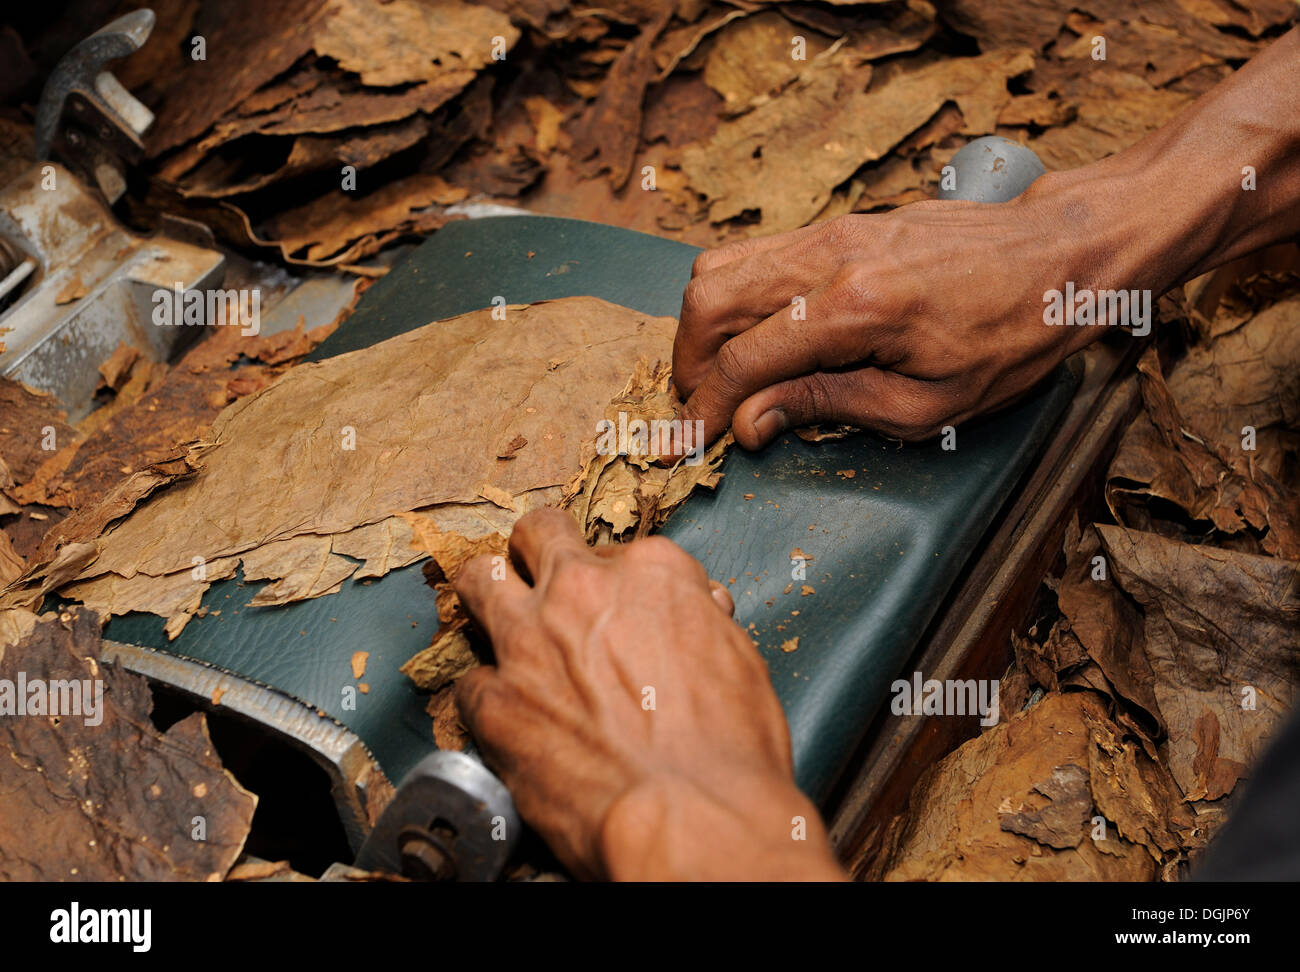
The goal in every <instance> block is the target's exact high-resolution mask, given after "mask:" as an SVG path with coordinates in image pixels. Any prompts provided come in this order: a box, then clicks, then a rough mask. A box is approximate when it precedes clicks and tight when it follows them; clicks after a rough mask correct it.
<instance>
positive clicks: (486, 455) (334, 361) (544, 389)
mask: <svg viewBox="0 0 1300 972" xmlns="http://www.w3.org/2000/svg"><path fill="white" fill-rule="evenodd" d="M498 318H499V315H494V313H493V312H492V311H491V310H484V311H477V312H473V313H470V314H464V315H461V316H460V317H456V318H452V319H450V320H447V321H442V322H439V323H437V324H432V325H429V326H426V327H423V328H419V329H417V330H414V331H410V332H407V333H405V334H402V335H399V336H397V337H395V338H392V339H390V340H388V341H385V342H382V343H380V344H377V345H374V346H372V347H370V348H366V349H363V350H360V351H355V352H352V353H350V354H346V355H340V356H338V357H335V358H331V359H328V360H326V361H323V362H319V363H314V364H310V365H300V366H299V367H297V368H294V369H293V370H292V371H290V372H289V373H288V374H287V375H285V376H284V377H283V378H282V379H281V380H280V381H279V382H278V383H276V384H274V385H271V386H270V387H268V388H266V389H264V390H262V391H261V392H258V393H256V394H254V395H251V396H249V397H247V398H243V399H240V400H239V401H237V402H235V403H234V404H233V405H231V406H229V407H228V408H227V409H226V410H225V411H224V412H222V413H221V415H220V416H219V417H218V419H217V421H216V423H215V424H214V425H213V427H212V430H211V434H210V438H209V441H207V442H205V443H203V444H201V445H200V446H199V447H198V448H196V449H195V450H193V452H192V454H190V455H188V456H187V457H186V458H185V460H184V461H183V462H181V463H179V464H177V465H175V466H172V467H165V468H156V467H150V469H148V470H146V471H144V472H138V473H136V474H134V476H132V477H130V478H128V479H127V480H125V481H123V482H122V483H120V484H119V485H118V486H116V487H114V488H113V490H112V491H110V493H109V494H108V496H106V498H105V499H104V500H103V501H102V502H101V503H99V504H96V505H93V506H90V507H86V508H83V509H80V510H77V511H76V512H75V513H74V514H73V515H72V516H70V517H69V518H68V519H67V520H64V521H63V522H62V523H60V524H59V525H58V527H56V528H55V529H54V530H52V531H51V533H50V535H49V536H47V538H46V541H45V543H44V544H43V546H42V549H41V551H40V557H38V558H37V559H36V560H35V561H34V562H33V564H34V566H33V567H32V568H31V569H30V570H29V572H28V575H27V576H26V577H25V578H24V579H23V580H22V581H21V583H20V584H18V585H15V586H14V587H13V588H12V589H11V590H10V591H8V592H6V594H5V595H4V598H3V599H2V600H0V605H4V606H22V605H26V604H30V603H33V602H34V599H36V598H38V597H40V596H42V595H43V593H46V592H48V591H50V590H52V589H54V587H55V586H62V585H65V584H67V583H68V582H69V581H71V580H73V579H79V580H81V581H90V580H93V579H94V578H99V577H104V576H105V575H116V576H118V577H121V578H128V579H131V578H135V577H136V576H137V575H141V574H143V575H148V576H149V577H153V578H170V579H169V580H168V581H167V583H166V584H162V585H160V589H159V598H158V603H157V604H156V605H154V607H155V608H157V611H158V613H163V614H166V612H167V611H168V610H169V609H172V608H174V607H175V605H176V604H177V599H178V598H179V597H180V595H178V594H176V593H175V585H178V584H179V585H181V586H182V587H183V585H184V581H183V580H182V579H181V577H179V576H175V575H183V574H188V573H189V572H190V570H191V569H192V567H193V565H194V558H195V557H201V558H202V559H203V561H205V562H206V563H208V564H211V563H213V562H214V561H222V560H224V558H228V557H236V556H241V557H242V556H245V555H248V556H250V557H251V558H252V560H253V563H254V564H255V565H256V566H255V568H254V569H255V570H256V571H257V573H258V574H259V576H265V577H267V578H268V579H270V578H275V579H283V578H286V577H290V576H291V577H292V580H290V581H289V582H287V583H285V584H283V585H280V586H275V587H273V588H271V589H270V590H268V591H266V592H265V598H267V599H270V600H272V601H274V602H276V603H281V602H283V601H285V600H288V599H293V598H297V597H304V596H316V595H318V594H319V593H322V592H323V591H325V590H329V589H332V587H333V586H334V585H335V584H336V583H338V581H339V577H340V575H341V574H342V573H343V571H344V567H343V563H345V562H346V563H347V569H348V571H349V572H350V571H351V569H353V568H354V566H355V565H354V564H353V563H352V562H351V561H343V560H342V558H339V557H338V552H337V551H336V550H335V549H334V548H333V546H332V544H333V541H332V540H331V541H329V543H330V544H331V546H330V548H329V550H328V551H327V549H326V547H325V546H324V544H323V543H317V545H316V546H315V547H312V553H311V556H310V557H306V556H300V554H301V551H300V550H299V548H298V547H294V548H293V550H292V551H290V548H289V547H276V548H273V550H271V551H262V553H260V554H259V553H257V552H256V551H257V549H258V548H261V547H264V546H266V545H268V544H274V543H276V542H277V541H286V540H290V539H292V538H294V537H303V536H307V537H311V536H317V537H331V536H335V537H341V538H343V539H341V540H340V546H339V548H338V550H340V551H346V550H349V549H351V550H354V551H357V550H358V549H359V546H358V545H360V547H361V548H364V547H366V546H369V545H371V544H373V543H374V542H375V539H374V538H368V539H365V540H362V539H361V538H360V537H351V538H349V537H348V536H347V535H348V534H349V532H350V531H354V530H355V529H356V528H359V527H367V526H370V525H373V524H378V523H382V522H384V521H387V520H389V519H390V517H391V516H392V515H393V514H399V513H403V512H408V511H411V510H420V511H422V512H423V513H425V514H426V515H428V516H430V517H432V518H433V520H434V522H435V523H437V525H438V527H439V529H442V530H447V531H451V532H454V533H457V534H460V535H461V536H465V537H470V538H474V537H481V536H483V535H485V534H488V533H504V532H508V530H509V525H510V524H511V523H512V522H513V520H514V519H515V518H516V517H517V516H518V515H522V513H524V512H526V511H527V510H529V509H532V508H535V507H536V506H539V505H542V504H544V503H546V502H555V501H557V500H558V499H559V497H560V490H561V487H562V486H564V485H565V484H566V483H568V482H569V481H570V480H571V479H572V478H573V476H574V474H575V473H576V472H577V471H578V470H580V469H581V468H582V466H583V462H584V456H585V451H584V450H586V449H587V448H588V447H589V445H590V442H591V439H592V437H593V435H594V432H595V429H596V423H597V420H598V419H600V418H601V417H602V415H603V414H604V412H605V410H606V408H607V407H608V403H609V402H610V400H611V399H612V398H613V397H615V395H616V394H617V390H618V389H620V388H623V387H624V386H625V384H626V382H627V376H628V375H629V374H630V373H632V372H633V370H634V368H635V366H636V363H637V362H638V361H640V360H641V359H642V358H643V357H644V356H646V355H649V356H651V357H653V358H667V357H668V355H669V353H670V351H671V346H672V335H673V331H674V328H675V322H674V321H673V319H672V318H655V317H649V316H646V315H644V314H639V313H637V312H635V311H631V310H628V309H627V308H621V307H617V306H616V305H613V304H608V303H606V302H604V301H601V300H597V299H595V298H587V297H581V298H571V299H567V300H559V301H550V302H544V303H540V304H534V305H528V306H515V307H510V308H508V309H507V312H506V315H505V320H500V319H498ZM516 437H519V438H523V439H524V440H525V443H526V444H525V445H523V446H522V447H521V448H520V449H519V450H518V451H516V452H515V453H514V457H513V458H512V459H509V460H502V459H498V458H497V456H498V453H499V451H500V450H499V447H498V443H499V442H500V441H502V440H503V439H504V440H507V441H511V440H513V439H515V438H516ZM194 470H197V472H195V471H194ZM376 470H380V474H379V475H378V476H376ZM430 470H435V471H436V474H435V475H430ZM181 476H186V477H189V478H185V479H181V480H179V481H177V482H175V485H176V487H177V488H176V489H175V490H171V489H167V490H163V491H162V492H161V493H160V494H159V495H157V496H155V497H153V498H152V499H151V501H150V503H149V505H148V509H147V511H137V513H136V515H128V514H130V513H131V511H132V509H133V508H134V506H135V504H136V503H137V502H138V501H139V500H140V499H142V498H143V497H144V496H146V495H148V494H149V493H151V492H152V491H153V490H155V489H158V488H159V487H161V486H163V485H164V484H166V483H170V482H173V481H175V480H177V478H178V477H181ZM665 478H666V477H665ZM272 481H274V482H277V483H279V488H278V489H276V490H273V491H268V490H265V489H264V488H262V485H263V484H264V483H266V482H272ZM485 485H487V486H490V487H493V488H494V489H499V490H502V491H504V492H505V493H507V494H509V496H510V497H512V502H513V504H514V506H515V510H514V511H511V510H506V509H502V508H501V507H500V506H498V505H496V504H494V503H492V502H491V501H489V500H485V499H483V497H482V495H481V493H482V491H483V488H484V486H485ZM110 525H111V526H110ZM106 528H107V529H106ZM388 549H389V550H390V551H391V547H389V548H388ZM276 551H278V553H276ZM291 552H292V553H293V556H290V553H291ZM403 560H404V555H398V556H396V557H394V556H392V555H391V553H384V554H380V555H379V556H378V557H377V558H376V559H374V561H373V563H368V564H367V567H368V568H370V569H371V570H372V571H379V570H381V569H384V568H385V567H386V566H391V565H392V564H394V563H398V562H402V561H403ZM318 571H319V572H318ZM372 576H377V574H375V573H372ZM325 581H329V583H328V584H325ZM103 583H104V585H105V589H106V590H108V591H110V592H112V591H119V590H120V588H118V587H117V586H116V583H117V582H111V581H110V580H105V581H104V582H103ZM142 583H143V582H142ZM200 583H203V582H200ZM322 585H323V586H322ZM134 597H135V591H134V590H133V591H132V598H134ZM103 598H108V599H109V600H110V602H111V597H110V596H109V595H103V596H102V597H101V603H102V600H103ZM132 603H133V604H135V605H136V607H135V609H136V610H142V609H146V608H145V606H144V605H143V604H139V603H138V602H136V601H134V600H133V602H132ZM189 603H191V602H190V601H189V600H184V602H183V604H184V605H185V606H188V604H189ZM149 609H153V608H149ZM171 617H172V618H173V620H174V622H175V624H183V621H184V617H185V615H183V614H182V615H172V616H171Z"/></svg>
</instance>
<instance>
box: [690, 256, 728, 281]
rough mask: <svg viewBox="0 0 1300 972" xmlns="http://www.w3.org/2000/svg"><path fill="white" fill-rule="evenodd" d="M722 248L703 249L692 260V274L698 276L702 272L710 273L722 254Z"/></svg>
mask: <svg viewBox="0 0 1300 972" xmlns="http://www.w3.org/2000/svg"><path fill="white" fill-rule="evenodd" d="M721 252H722V251H721V250H702V251H700V253H698V254H697V255H696V257H695V259H694V260H692V261H691V276H692V277H698V276H699V275H700V274H702V273H708V272H709V271H710V270H712V269H713V264H714V261H715V260H717V259H718V257H719V256H721Z"/></svg>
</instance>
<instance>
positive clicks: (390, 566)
mask: <svg viewBox="0 0 1300 972" xmlns="http://www.w3.org/2000/svg"><path fill="white" fill-rule="evenodd" d="M411 538H412V534H411V527H410V525H409V524H408V523H406V522H405V521H404V520H402V519H401V518H400V517H396V516H390V517H389V518H388V519H386V520H380V521H379V522H378V523H368V524H366V525H365V526H361V527H357V528H356V529H355V530H349V531H348V532H347V533H336V534H335V535H334V542H333V545H332V546H331V548H330V549H331V550H333V552H334V553H336V554H342V555H343V556H344V557H351V558H352V559H353V560H360V561H363V563H362V564H361V566H360V567H358V568H357V571H356V573H355V574H353V575H352V576H353V578H354V579H356V580H364V579H365V578H367V577H383V576H384V575H385V574H387V573H388V572H389V571H390V570H396V569H397V568H398V567H405V566H406V565H408V564H413V563H415V562H416V561H417V560H419V559H420V558H421V557H423V556H424V554H422V553H420V552H419V551H417V550H414V549H412V546H411Z"/></svg>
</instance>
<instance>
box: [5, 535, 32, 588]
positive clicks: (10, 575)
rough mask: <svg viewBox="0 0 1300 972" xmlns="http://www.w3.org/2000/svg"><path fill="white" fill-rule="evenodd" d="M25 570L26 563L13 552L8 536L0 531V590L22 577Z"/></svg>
mask: <svg viewBox="0 0 1300 972" xmlns="http://www.w3.org/2000/svg"><path fill="white" fill-rule="evenodd" d="M26 569H27V561H26V560H25V559H24V558H23V557H22V556H21V555H20V554H19V553H18V552H17V551H16V550H14V545H13V542H12V541H11V540H10V539H9V534H8V533H6V532H5V531H3V530H0V590H3V589H4V588H5V586H6V585H8V584H9V582H10V581H12V580H14V579H15V578H17V577H19V576H21V575H22V573H23V571H24V570H26Z"/></svg>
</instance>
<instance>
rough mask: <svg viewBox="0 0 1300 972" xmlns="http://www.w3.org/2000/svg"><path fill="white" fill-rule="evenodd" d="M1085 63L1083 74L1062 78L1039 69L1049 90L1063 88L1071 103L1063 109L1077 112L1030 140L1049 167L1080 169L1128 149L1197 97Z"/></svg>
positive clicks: (1079, 71)
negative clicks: (1071, 119)
mask: <svg viewBox="0 0 1300 972" xmlns="http://www.w3.org/2000/svg"><path fill="white" fill-rule="evenodd" d="M1048 63H1053V62H1048ZM1055 63H1059V62H1055ZM1080 64H1081V65H1086V66H1081V67H1079V68H1078V69H1077V75H1076V74H1068V75H1065V76H1064V77H1063V78H1059V79H1058V78H1055V77H1054V76H1052V75H1048V74H1046V73H1045V72H1040V71H1038V70H1036V71H1035V72H1034V80H1035V81H1039V83H1041V84H1042V85H1043V89H1044V91H1059V92H1060V94H1061V99H1062V101H1063V102H1064V103H1065V104H1066V105H1067V106H1069V107H1068V108H1066V109H1063V110H1067V111H1073V112H1074V113H1075V114H1076V116H1077V117H1076V119H1075V120H1074V121H1073V122H1072V123H1071V124H1069V125H1062V126H1058V127H1056V128H1049V129H1048V130H1047V131H1046V132H1044V133H1043V134H1042V135H1040V136H1039V137H1037V138H1031V139H1030V140H1029V142H1028V144H1029V147H1030V148H1031V149H1033V150H1034V152H1035V153H1037V155H1038V157H1039V158H1040V159H1042V162H1043V165H1045V166H1046V167H1047V168H1048V170H1057V169H1073V168H1077V167H1079V166H1083V165H1087V164H1089V163H1091V162H1095V161H1097V160H1098V159H1101V158H1105V157H1106V156H1108V155H1113V154H1115V153H1116V152H1119V151H1122V150H1123V149H1126V148H1128V147H1129V146H1130V145H1133V144H1134V143H1135V142H1137V141H1138V140H1139V139H1141V138H1142V137H1143V136H1144V135H1146V134H1148V133H1149V132H1153V131H1155V130H1156V129H1157V128H1159V127H1160V126H1161V125H1163V124H1164V123H1165V122H1167V121H1169V120H1170V119H1172V118H1173V117H1174V116H1175V115H1176V114H1178V112H1179V111H1181V110H1182V109H1183V108H1184V107H1185V106H1186V105H1188V104H1189V103H1190V102H1191V100H1192V96H1191V95H1189V94H1185V93H1183V92H1180V91H1174V90H1172V89H1170V88H1156V87H1153V86H1152V85H1151V83H1150V82H1148V81H1146V80H1145V79H1143V78H1141V77H1138V76H1137V75H1135V74H1127V73H1124V72H1122V71H1110V70H1105V71H1097V70H1094V69H1093V68H1092V64H1093V62H1092V61H1087V62H1080ZM1040 78H1041V80H1040ZM1048 78H1052V80H1048Z"/></svg>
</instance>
